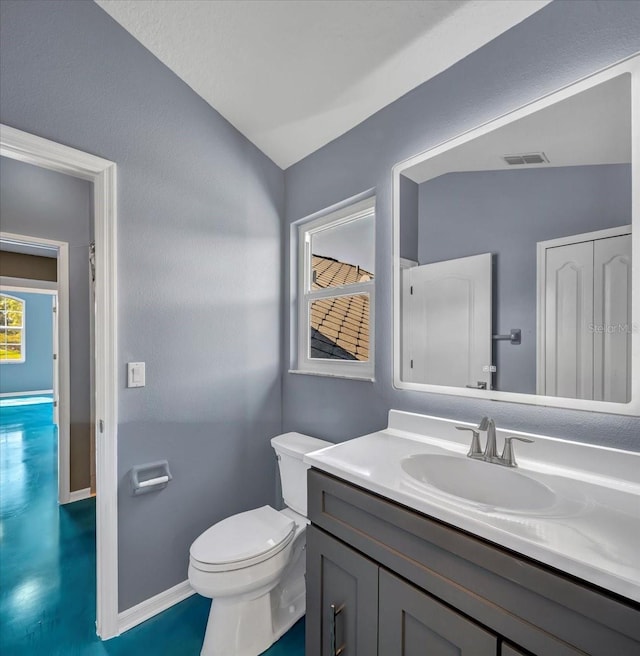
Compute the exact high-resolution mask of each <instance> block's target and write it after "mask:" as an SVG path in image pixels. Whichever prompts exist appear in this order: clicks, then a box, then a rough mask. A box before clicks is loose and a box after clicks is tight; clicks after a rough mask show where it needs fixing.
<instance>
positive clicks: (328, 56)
mask: <svg viewBox="0 0 640 656" xmlns="http://www.w3.org/2000/svg"><path fill="white" fill-rule="evenodd" d="M549 1H550V0H391V1H387V0H162V2H159V1H157V0H96V2H97V4H98V5H99V6H100V7H102V8H103V9H104V10H105V11H106V12H107V13H109V14H110V15H111V16H112V17H113V18H114V19H115V20H116V21H117V22H118V23H120V24H121V25H122V26H123V27H124V28H125V29H126V30H128V31H129V32H130V33H131V34H132V35H133V36H134V37H135V38H136V39H138V41H140V43H142V44H143V45H144V46H145V47H146V48H147V49H148V50H150V51H151V52H152V53H153V54H154V55H155V56H156V57H158V59H160V61H162V62H163V63H164V64H165V65H167V66H168V67H169V68H170V69H171V70H173V71H174V72H175V73H176V74H177V75H178V76H179V77H180V78H182V79H183V80H184V81H185V82H186V83H187V84H188V85H189V86H190V87H191V88H192V89H193V90H194V91H195V92H196V93H197V94H199V95H200V96H201V97H202V98H203V99H204V100H205V101H206V102H208V103H209V104H210V105H211V106H212V107H214V108H215V109H216V110H217V111H219V112H220V113H221V114H222V115H223V116H224V117H225V118H226V119H227V120H228V121H229V122H230V123H232V124H233V125H234V126H235V127H236V128H237V129H238V130H239V131H240V132H242V133H243V134H244V135H245V136H246V137H247V138H248V139H249V140H250V141H252V142H253V143H254V144H255V145H256V146H258V148H260V149H261V150H262V151H263V152H264V153H266V154H267V155H268V156H269V157H270V158H271V159H272V160H273V161H274V162H275V163H276V164H278V165H279V166H280V167H282V168H287V167H289V166H290V165H292V164H294V163H295V162H297V161H299V160H300V159H302V158H304V157H305V156H306V155H308V154H310V153H312V152H313V151H315V150H317V149H318V148H320V147H322V146H323V145H325V144H327V143H328V142H330V141H332V140H333V139H335V138H336V137H338V136H340V135H341V134H344V133H345V132H347V131H348V130H349V129H351V128H352V127H354V126H355V125H357V124H358V123H360V122H362V121H363V120H364V119H366V118H367V117H369V116H371V115H372V114H374V113H375V112H376V111H378V110H379V109H381V108H383V107H385V106H386V105H388V104H389V103H391V102H393V101H394V100H396V99H397V98H399V97H400V96H402V95H404V94H405V93H407V92H408V91H410V90H411V89H413V88H415V87H416V86H418V85H419V84H421V83H422V82H424V81H426V80H428V79H429V78H431V77H433V76H435V75H437V74H438V73H440V72H441V71H443V70H445V69H446V68H448V67H449V66H451V65H452V64H454V63H455V62H456V61H459V60H460V59H462V58H463V57H465V56H466V55H468V54H469V53H471V52H473V51H474V50H476V49H478V48H479V47H481V46H482V45H484V44H485V43H487V42H489V41H491V40H492V39H494V38H495V37H496V36H498V35H499V34H501V33H502V32H504V31H506V30H508V29H509V28H511V27H512V26H514V25H515V24H517V23H519V22H521V21H522V20H524V19H525V18H527V17H528V16H530V15H531V14H532V13H534V12H536V11H538V10H539V9H541V8H542V7H543V6H544V5H546V4H547V3H548V2H549Z"/></svg>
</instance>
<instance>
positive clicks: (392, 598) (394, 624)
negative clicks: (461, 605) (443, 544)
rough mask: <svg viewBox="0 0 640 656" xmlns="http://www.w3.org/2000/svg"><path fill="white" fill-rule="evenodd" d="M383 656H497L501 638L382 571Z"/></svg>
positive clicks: (380, 647) (380, 629)
mask: <svg viewBox="0 0 640 656" xmlns="http://www.w3.org/2000/svg"><path fill="white" fill-rule="evenodd" d="M379 581H380V592H379V595H380V598H379V617H378V653H379V654H380V655H381V656H454V655H455V656H496V654H497V653H498V638H497V637H496V636H495V635H494V634H492V633H489V631H486V630H485V629H483V628H482V627H481V626H479V625H478V624H475V623H474V622H472V621H470V620H468V619H466V618H465V617H463V616H462V615H459V614H458V613H456V612H455V611H453V610H451V609H450V608H448V607H447V606H445V605H444V604H441V603H440V602H438V601H436V600H435V599H433V597H430V596H429V595H427V594H425V593H424V592H421V591H420V590H418V589H417V588H414V587H413V586H412V585H410V584H409V583H407V582H405V581H403V580H402V579H399V578H398V577H396V576H394V575H393V574H390V573H389V572H387V571H386V570H383V569H381V570H380V575H379Z"/></svg>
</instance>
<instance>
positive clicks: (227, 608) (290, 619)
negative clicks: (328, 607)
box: [200, 593, 305, 656]
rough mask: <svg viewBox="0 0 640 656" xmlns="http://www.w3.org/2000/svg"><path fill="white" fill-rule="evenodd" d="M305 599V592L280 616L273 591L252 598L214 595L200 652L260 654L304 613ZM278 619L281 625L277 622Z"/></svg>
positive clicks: (202, 654) (223, 655)
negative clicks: (273, 604) (274, 603)
mask: <svg viewBox="0 0 640 656" xmlns="http://www.w3.org/2000/svg"><path fill="white" fill-rule="evenodd" d="M304 602H305V600H304V595H302V596H301V598H299V599H297V600H295V602H294V603H292V604H290V605H289V606H288V607H287V608H286V609H279V612H278V613H277V617H276V616H274V613H273V610H275V609H272V607H271V605H272V596H271V594H269V593H267V594H264V595H262V596H260V597H258V598H257V599H251V600H239V599H237V598H229V597H226V598H224V597H223V598H217V599H213V600H212V601H211V610H210V611H209V621H208V622H207V631H206V633H205V636H204V643H203V644H202V651H201V652H200V656H230V654H233V656H258V654H261V653H262V652H264V651H266V650H267V649H268V648H269V647H270V646H271V645H272V644H273V643H274V642H276V640H278V639H279V638H281V637H282V636H283V635H284V634H285V633H286V632H287V631H288V630H289V629H290V628H291V627H292V626H293V625H294V624H295V623H296V622H297V621H298V620H299V619H300V618H301V617H302V616H303V615H304V612H305V603H304ZM276 619H277V620H278V624H280V626H273V623H274V620H276Z"/></svg>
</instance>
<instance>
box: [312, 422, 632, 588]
mask: <svg viewBox="0 0 640 656" xmlns="http://www.w3.org/2000/svg"><path fill="white" fill-rule="evenodd" d="M389 414H390V417H389V427H388V428H387V429H385V430H383V431H380V432H377V433H372V434H370V435H365V436H363V437H358V438H355V439H353V440H349V441H347V442H343V443H341V444H337V445H335V446H331V447H328V448H325V449H321V450H320V451H315V452H313V453H310V454H307V455H306V456H305V458H304V461H305V462H306V463H307V464H309V465H311V466H313V467H315V468H316V469H320V470H322V471H325V472H327V473H329V474H333V475H334V476H338V477H339V478H342V479H344V480H346V481H348V482H350V483H354V484H355V485H359V486H360V487H363V488H365V489H367V490H370V491H371V492H375V493H376V494H379V495H381V496H383V497H386V498H387V499H391V500H393V501H397V502H398V503H401V504H403V505H405V506H408V507H410V508H413V509H415V510H417V511H419V512H422V513H424V514H426V515H429V516H431V517H434V518H436V519H439V520H442V521H443V522H447V523H448V524H451V525H453V526H457V527H458V528H461V529H464V530H465V531H468V532H470V533H473V534H475V535H478V536H479V537H482V538H485V539H487V540H490V541H491V542H493V543H495V544H497V545H500V546H503V547H506V548H508V549H511V550H513V551H516V552H518V553H521V554H523V555H525V556H529V557H530V558H533V559H535V560H537V561H539V562H542V563H545V564H547V565H550V566H552V567H555V568H557V569H559V570H562V571H564V572H567V573H569V574H572V575H574V576H576V577H578V578H581V579H584V580H585V581H589V582H591V583H594V584H595V585H598V586H600V587H602V588H605V589H607V590H611V591H613V592H616V593H618V594H620V595H622V596H624V597H627V598H629V599H633V600H635V601H640V453H635V452H629V451H621V450H618V449H608V448H605V447H599V446H593V445H586V444H581V443H576V442H568V441H565V440H559V439H556V438H551V437H547V436H542V435H535V434H525V433H521V432H516V431H508V432H507V431H502V430H500V431H498V445H499V447H500V446H501V442H502V439H501V438H502V437H504V434H505V433H508V434H509V435H520V436H524V435H526V436H527V437H530V438H531V439H534V440H535V443H534V444H521V443H517V442H516V443H515V444H514V447H515V450H516V456H517V460H518V465H519V467H518V469H517V471H518V472H520V473H522V474H525V475H526V476H528V477H530V478H533V479H535V480H537V481H539V482H540V483H543V484H545V485H547V486H548V487H549V488H551V489H552V490H554V492H555V493H556V496H557V502H556V503H555V504H554V505H553V506H552V507H550V508H548V509H546V510H544V511H537V512H519V511H508V510H503V509H499V508H495V507H490V506H486V505H485V506H483V505H480V504H478V505H477V506H474V505H473V504H471V503H468V502H466V501H464V500H462V499H459V498H457V497H453V496H451V495H447V494H444V493H442V492H440V491H439V490H436V489H434V488H431V487H430V486H428V485H425V484H420V483H418V482H417V481H416V480H415V479H413V478H412V477H411V476H409V475H408V474H407V473H405V471H404V470H403V469H402V467H401V461H402V460H403V459H404V458H406V457H409V456H413V455H417V454H434V455H435V454H440V455H443V454H444V455H455V456H459V457H462V458H464V457H465V454H466V452H467V450H468V444H467V442H468V441H469V438H470V434H469V433H467V432H466V431H465V432H464V433H463V432H460V431H456V430H455V429H454V426H455V425H456V424H458V425H461V424H463V422H454V421H451V420H443V419H439V418H434V417H426V416H423V415H415V414H412V413H404V412H398V411H393V410H392V411H391V412H390V413H389ZM464 425H468V424H464ZM483 439H484V437H483ZM525 456H526V457H525ZM480 464H481V465H482V466H486V467H500V465H495V464H489V463H480ZM508 494H509V491H508V490H505V495H508Z"/></svg>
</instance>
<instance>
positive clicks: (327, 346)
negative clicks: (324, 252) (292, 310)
mask: <svg viewBox="0 0 640 656" xmlns="http://www.w3.org/2000/svg"><path fill="white" fill-rule="evenodd" d="M312 267H313V284H312V289H314V290H318V289H327V288H331V287H341V286H342V285H349V284H353V283H357V282H365V281H368V280H373V274H372V273H370V272H368V271H365V270H364V269H361V268H360V267H358V266H355V265H353V264H347V263H346V262H339V261H338V260H334V259H332V258H330V257H323V256H321V255H313V257H312ZM339 292H340V290H338V289H336V293H339ZM311 357H312V358H323V359H332V360H336V359H338V360H368V359H369V296H368V294H362V293H361V294H352V295H349V296H336V297H333V298H323V299H320V300H318V301H313V302H312V303H311Z"/></svg>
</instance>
